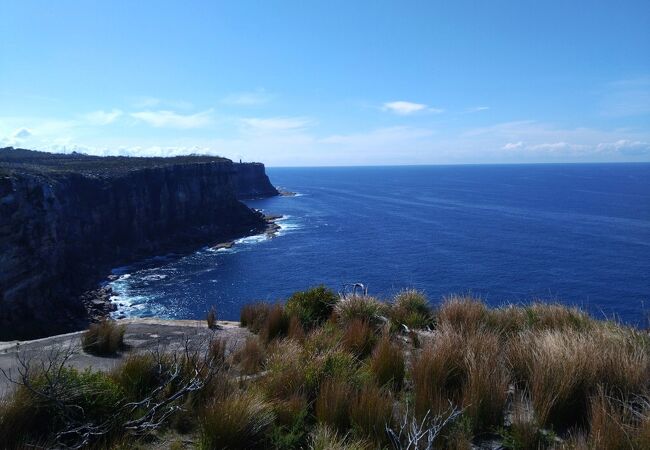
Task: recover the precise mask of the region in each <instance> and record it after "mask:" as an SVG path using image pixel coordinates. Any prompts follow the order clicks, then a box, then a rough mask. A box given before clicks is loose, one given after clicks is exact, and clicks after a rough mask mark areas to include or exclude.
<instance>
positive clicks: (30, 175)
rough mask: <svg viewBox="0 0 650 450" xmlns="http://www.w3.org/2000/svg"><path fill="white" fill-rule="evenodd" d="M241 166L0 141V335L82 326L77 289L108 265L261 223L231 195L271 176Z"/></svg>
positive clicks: (260, 187) (258, 190)
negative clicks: (38, 148) (49, 150)
mask: <svg viewBox="0 0 650 450" xmlns="http://www.w3.org/2000/svg"><path fill="white" fill-rule="evenodd" d="M244 166H246V168H247V169H248V167H249V166H251V167H254V170H255V172H256V173H254V174H252V173H249V170H245V171H243V172H240V171H239V170H238V168H236V167H235V165H233V163H232V162H231V161H230V160H227V159H223V158H216V157H178V158H125V157H111V158H99V157H90V156H85V155H75V154H73V155H51V154H45V153H41V152H32V151H27V150H14V149H0V340H6V339H15V338H26V337H37V336H44V335H48V334H53V333H59V332H64V331H70V330H74V329H78V327H80V326H83V325H84V324H85V320H86V314H85V310H84V308H83V307H82V305H81V302H80V301H79V295H80V294H82V293H83V292H84V291H86V290H88V289H92V288H94V287H95V286H96V285H97V282H98V281H99V280H100V279H101V278H102V277H104V276H106V275H107V273H108V271H109V270H110V268H112V267H115V266H117V265H121V264H125V263H127V262H129V261H134V260H137V259H141V258H145V257H149V256H154V255H159V254H163V253H166V252H179V251H188V250H193V249H196V248H199V247H201V246H203V245H208V244H213V243H216V242H219V241H223V240H228V239H233V238H236V237H241V236H244V235H248V234H253V233H258V232H261V231H263V230H264V228H265V222H264V219H263V217H262V216H261V214H259V213H257V212H255V211H252V210H251V209H249V208H248V207H246V206H245V205H244V204H242V203H241V202H239V201H238V199H237V197H240V198H244V197H249V196H250V195H251V194H253V193H254V195H255V196H258V194H259V195H268V194H269V193H271V192H272V191H271V189H270V188H272V186H270V182H268V178H267V177H266V175H265V174H264V166H263V165H262V164H257V165H244ZM241 173H243V176H241V175H240V174H241ZM262 175H263V177H261V176H262ZM256 177H261V179H260V180H256ZM247 183H251V185H252V186H251V187H248V186H247ZM267 183H268V186H267ZM269 187H270V188H269ZM273 190H274V189H273ZM265 193H266V194H265ZM276 193H277V192H276Z"/></svg>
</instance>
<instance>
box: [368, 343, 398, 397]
mask: <svg viewBox="0 0 650 450" xmlns="http://www.w3.org/2000/svg"><path fill="white" fill-rule="evenodd" d="M369 367H370V371H371V372H372V374H373V377H374V379H375V381H376V382H377V384H378V385H379V386H386V387H388V388H390V389H393V390H395V391H399V390H400V389H401V388H402V381H403V380H404V371H405V363H404V353H403V352H402V349H401V348H399V346H397V345H396V344H393V343H391V342H390V339H389V338H388V336H384V337H383V338H382V339H381V340H380V341H379V343H378V344H377V347H376V348H375V350H374V352H373V353H372V357H371V358H370V364H369Z"/></svg>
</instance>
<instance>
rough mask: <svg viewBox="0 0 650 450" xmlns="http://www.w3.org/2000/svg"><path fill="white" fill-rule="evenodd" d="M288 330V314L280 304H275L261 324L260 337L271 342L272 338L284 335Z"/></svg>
mask: <svg viewBox="0 0 650 450" xmlns="http://www.w3.org/2000/svg"><path fill="white" fill-rule="evenodd" d="M288 331H289V316H287V314H286V313H285V311H284V307H283V306H282V305H278V304H275V305H273V306H272V307H271V309H270V310H269V311H268V314H267V316H266V320H265V321H264V324H263V325H262V330H261V331H260V337H261V338H262V340H264V342H267V343H268V342H271V341H272V340H273V339H278V338H281V337H285V336H286V335H287V332H288Z"/></svg>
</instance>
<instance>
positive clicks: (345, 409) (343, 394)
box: [314, 379, 353, 432]
mask: <svg viewBox="0 0 650 450" xmlns="http://www.w3.org/2000/svg"><path fill="white" fill-rule="evenodd" d="M352 395H353V390H352V387H351V386H350V385H349V384H348V383H347V382H345V381H343V380H335V379H329V380H326V381H325V382H323V384H322V385H321V387H320V392H319V394H318V398H317V399H316V406H315V409H314V411H315V414H316V419H318V421H319V422H320V423H322V424H325V425H329V426H331V427H333V428H335V429H337V430H339V431H343V432H345V431H346V430H347V429H349V428H350V414H349V409H350V404H351V401H352Z"/></svg>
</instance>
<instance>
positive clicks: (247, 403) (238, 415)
mask: <svg viewBox="0 0 650 450" xmlns="http://www.w3.org/2000/svg"><path fill="white" fill-rule="evenodd" d="M273 420H274V415H273V409H272V408H271V406H270V405H269V404H268V403H266V402H265V401H264V400H262V399H261V398H260V397H259V396H258V395H256V394H253V393H246V392H242V393H236V394H234V395H231V396H229V397H226V398H223V399H217V400H215V401H214V402H213V403H212V404H210V405H209V406H208V407H206V408H205V409H204V411H203V413H202V415H201V419H200V421H201V441H200V447H201V448H202V449H205V450H207V449H242V450H243V449H254V448H266V446H265V442H264V441H265V439H266V438H267V433H268V431H269V430H270V427H271V425H272V423H273Z"/></svg>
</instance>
